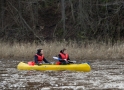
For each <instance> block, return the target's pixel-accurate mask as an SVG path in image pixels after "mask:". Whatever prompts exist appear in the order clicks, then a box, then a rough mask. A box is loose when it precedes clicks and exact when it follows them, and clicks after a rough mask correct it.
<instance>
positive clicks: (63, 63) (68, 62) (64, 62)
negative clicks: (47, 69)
mask: <svg viewBox="0 0 124 90" xmlns="http://www.w3.org/2000/svg"><path fill="white" fill-rule="evenodd" d="M59 61H60V62H61V64H62V65H66V64H70V63H73V62H70V61H67V62H66V61H65V60H59Z"/></svg>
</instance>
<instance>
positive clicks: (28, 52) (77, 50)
mask: <svg viewBox="0 0 124 90" xmlns="http://www.w3.org/2000/svg"><path fill="white" fill-rule="evenodd" d="M38 48H42V49H43V50H44V54H45V57H46V58H48V59H52V57H53V56H57V55H58V54H59V51H60V50H61V49H63V48H66V49H67V50H68V53H69V55H70V58H71V59H79V60H81V59H90V60H91V59H104V60H105V59H122V58H124V44H123V43H117V44H115V45H113V46H112V45H111V44H107V45H106V44H105V43H99V44H98V43H89V44H88V43H87V44H86V43H80V44H77V43H76V42H63V43H60V42H52V43H46V42H44V44H42V45H41V44H36V43H16V42H15V43H13V44H10V43H5V42H1V43H0V57H1V58H14V59H15V58H16V59H18V58H28V59H33V56H34V55H35V53H36V50H37V49H38Z"/></svg>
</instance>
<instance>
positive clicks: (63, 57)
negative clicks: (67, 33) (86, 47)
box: [58, 48, 73, 64]
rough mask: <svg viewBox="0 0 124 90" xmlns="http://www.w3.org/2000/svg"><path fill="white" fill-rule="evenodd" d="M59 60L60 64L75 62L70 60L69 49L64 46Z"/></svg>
mask: <svg viewBox="0 0 124 90" xmlns="http://www.w3.org/2000/svg"><path fill="white" fill-rule="evenodd" d="M58 57H59V59H60V60H59V62H60V64H69V63H73V62H70V61H69V60H70V58H69V55H68V54H67V50H66V49H65V48H64V49H62V50H61V51H60V53H59V55H58Z"/></svg>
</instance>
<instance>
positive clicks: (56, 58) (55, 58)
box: [53, 57, 76, 63]
mask: <svg viewBox="0 0 124 90" xmlns="http://www.w3.org/2000/svg"><path fill="white" fill-rule="evenodd" d="M53 59H54V60H62V59H60V58H58V57H53ZM69 62H72V63H76V61H69Z"/></svg>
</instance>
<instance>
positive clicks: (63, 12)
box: [61, 0, 67, 39]
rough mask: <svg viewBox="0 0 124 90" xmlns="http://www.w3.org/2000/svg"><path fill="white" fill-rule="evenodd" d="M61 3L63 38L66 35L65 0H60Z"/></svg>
mask: <svg viewBox="0 0 124 90" xmlns="http://www.w3.org/2000/svg"><path fill="white" fill-rule="evenodd" d="M61 4H62V22H63V39H64V38H65V36H66V32H67V31H66V28H65V0H61Z"/></svg>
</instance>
